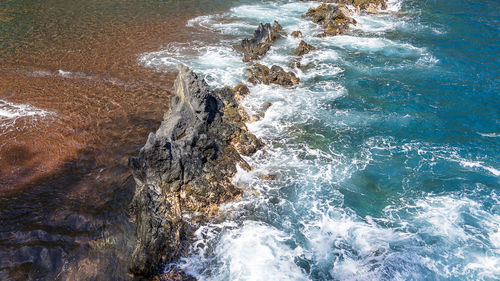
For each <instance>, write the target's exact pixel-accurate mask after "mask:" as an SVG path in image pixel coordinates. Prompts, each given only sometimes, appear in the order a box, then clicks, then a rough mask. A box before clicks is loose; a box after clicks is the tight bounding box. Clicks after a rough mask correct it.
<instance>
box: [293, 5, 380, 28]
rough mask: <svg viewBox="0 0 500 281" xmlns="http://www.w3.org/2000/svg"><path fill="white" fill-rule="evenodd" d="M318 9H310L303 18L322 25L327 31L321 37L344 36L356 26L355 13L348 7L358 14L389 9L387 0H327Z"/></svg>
mask: <svg viewBox="0 0 500 281" xmlns="http://www.w3.org/2000/svg"><path fill="white" fill-rule="evenodd" d="M323 2H327V3H336V4H337V5H333V4H326V3H323V4H321V5H319V6H318V7H316V8H310V9H309V10H308V11H307V13H305V14H304V15H302V17H306V18H311V21H312V22H314V23H317V24H321V25H322V26H323V27H324V28H325V30H324V32H323V33H320V34H319V35H318V36H319V37H326V36H335V35H339V34H344V33H345V32H346V31H347V30H349V27H350V25H352V24H356V23H357V22H356V20H355V19H353V18H352V15H353V11H351V10H350V9H349V8H348V7H347V6H346V5H352V6H353V7H354V8H355V9H356V12H357V13H358V14H359V13H362V12H366V13H379V11H380V10H385V9H387V2H386V0H327V1H323Z"/></svg>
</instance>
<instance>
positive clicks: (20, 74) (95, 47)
mask: <svg viewBox="0 0 500 281" xmlns="http://www.w3.org/2000/svg"><path fill="white" fill-rule="evenodd" d="M69 2H72V3H69ZM74 2H76V3H74ZM225 2H230V1H166V2H160V1H131V0H130V1H128V0H125V1H113V0H106V1H97V0H91V1H62V0H61V1H57V0H48V1H42V2H39V1H21V0H19V1H17V0H10V1H7V2H5V3H1V4H0V26H1V28H2V30H1V31H2V34H1V35H0V36H1V38H0V39H2V40H0V41H1V45H0V99H1V100H6V101H8V102H12V103H21V104H30V105H32V106H35V107H37V108H40V109H43V110H46V111H50V112H53V113H54V114H52V115H49V116H47V117H45V118H43V119H42V120H36V121H33V120H30V119H29V118H22V119H19V120H18V121H17V123H16V124H15V125H16V126H15V129H14V130H10V131H7V132H2V134H0V220H1V223H0V225H1V226H0V279H2V280H9V279H12V280H18V279H20V280H25V279H40V278H41V279H46V278H48V279H80V280H88V279H98V280H103V279H113V280H120V279H127V278H129V275H128V274H127V264H126V261H127V258H128V255H129V254H130V251H131V245H130V244H131V243H133V240H134V239H133V237H132V236H133V226H132V225H131V224H130V223H127V219H128V218H127V217H128V216H127V208H128V204H129V202H130V199H131V197H132V195H133V188H134V186H133V183H132V180H131V178H130V177H129V174H130V173H129V171H128V168H127V167H126V164H127V163H126V162H127V158H128V156H130V155H132V154H134V153H136V151H137V150H138V148H139V147H140V146H142V144H143V143H144V141H145V137H146V136H147V134H148V132H150V131H154V130H155V128H156V127H157V126H158V125H159V123H160V121H161V118H162V114H163V112H164V111H165V108H166V104H167V101H168V97H169V94H170V90H171V87H172V83H173V79H174V78H175V73H158V72H155V71H153V70H151V69H147V68H145V67H143V66H141V65H140V64H139V63H138V61H137V58H138V55H139V54H141V53H144V52H148V51H155V50H158V49H161V46H162V45H163V44H166V43H168V42H188V41H191V40H192V39H193V38H192V36H194V35H193V34H195V33H194V32H195V31H193V30H190V29H189V28H187V27H186V21H187V20H188V19H190V18H193V17H195V16H197V15H200V14H204V13H213V12H216V11H218V10H222V9H226V8H227V6H225V5H226V4H225ZM196 36H197V40H205V39H206V40H215V39H214V38H210V39H209V38H200V37H199V36H200V34H196ZM211 36H213V35H211ZM59 70H63V71H65V72H69V74H65V75H61V74H60V73H59Z"/></svg>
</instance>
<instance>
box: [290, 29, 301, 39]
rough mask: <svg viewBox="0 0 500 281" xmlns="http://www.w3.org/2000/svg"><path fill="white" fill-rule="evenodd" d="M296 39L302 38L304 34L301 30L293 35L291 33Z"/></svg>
mask: <svg viewBox="0 0 500 281" xmlns="http://www.w3.org/2000/svg"><path fill="white" fill-rule="evenodd" d="M290 35H292V36H293V37H295V38H302V32H301V31H300V30H295V31H293V32H292V33H290Z"/></svg>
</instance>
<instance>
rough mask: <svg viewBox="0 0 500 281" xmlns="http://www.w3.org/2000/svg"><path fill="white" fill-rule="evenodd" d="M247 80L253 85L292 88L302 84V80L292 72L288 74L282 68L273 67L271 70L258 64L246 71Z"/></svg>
mask: <svg viewBox="0 0 500 281" xmlns="http://www.w3.org/2000/svg"><path fill="white" fill-rule="evenodd" d="M246 75H247V79H248V81H249V82H250V83H252V84H254V85H255V84H258V83H263V84H266V85H269V84H276V85H280V86H285V87H290V86H293V85H296V84H298V83H299V82H300V79H299V78H297V76H295V74H294V73H293V72H291V71H288V72H286V71H285V70H284V69H283V68H282V67H281V66H277V65H273V66H272V67H271V68H269V67H267V66H265V65H262V64H259V63H256V64H254V65H253V66H252V67H250V68H249V69H247V71H246Z"/></svg>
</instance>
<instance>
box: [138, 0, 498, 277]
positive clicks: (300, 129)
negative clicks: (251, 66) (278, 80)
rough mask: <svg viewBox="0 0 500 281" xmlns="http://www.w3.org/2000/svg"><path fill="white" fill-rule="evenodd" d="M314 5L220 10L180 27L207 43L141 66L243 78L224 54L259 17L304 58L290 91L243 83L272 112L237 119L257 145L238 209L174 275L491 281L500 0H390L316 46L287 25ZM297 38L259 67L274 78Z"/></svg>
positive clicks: (147, 58)
mask: <svg viewBox="0 0 500 281" xmlns="http://www.w3.org/2000/svg"><path fill="white" fill-rule="evenodd" d="M316 5H318V3H317V2H303V1H254V2H252V3H246V4H244V3H238V4H234V7H233V8H231V9H230V10H229V11H228V12H225V13H222V14H208V15H204V16H201V17H197V18H194V19H192V20H190V21H189V22H188V25H190V26H192V27H196V30H198V31H197V32H203V33H213V34H214V35H217V36H221V38H223V39H222V40H221V41H220V42H218V43H211V44H207V43H206V42H201V41H200V42H197V41H195V42H190V43H178V44H177V43H171V44H169V45H168V46H166V48H164V49H162V50H160V51H158V52H154V53H146V54H142V55H141V56H140V58H139V63H141V64H143V65H145V66H147V67H152V68H155V69H158V70H159V71H170V70H172V69H173V68H174V67H175V65H176V64H177V63H185V64H187V65H188V66H189V67H191V68H193V69H194V70H195V71H197V72H199V73H201V74H202V75H203V76H204V77H205V78H206V79H207V81H208V82H209V84H210V85H211V86H213V87H220V86H224V85H230V86H235V85H236V84H237V83H239V82H241V81H244V69H245V68H246V67H247V65H246V64H244V63H242V62H241V54H239V53H237V52H235V51H234V50H233V49H232V48H231V45H232V44H235V43H237V42H238V41H239V40H241V39H242V38H244V37H248V36H251V34H252V32H253V30H254V29H255V28H256V26H257V24H258V23H260V22H272V21H273V20H278V21H279V23H280V24H282V25H283V27H284V29H285V30H286V31H287V32H288V33H290V32H291V31H294V30H301V31H302V33H303V34H304V38H303V39H304V40H305V41H306V42H308V43H310V44H312V45H314V46H315V47H316V48H317V50H315V51H312V52H311V53H309V54H307V55H306V56H305V57H304V58H303V60H302V64H303V65H306V64H308V67H307V68H306V70H304V71H298V70H294V71H296V72H297V74H298V76H299V77H300V78H301V83H300V85H299V86H298V87H296V88H291V89H284V88H280V87H276V86H265V85H257V86H251V87H250V89H251V94H250V95H249V96H248V97H247V98H246V100H245V101H244V104H243V106H244V107H245V108H246V109H247V110H248V112H249V113H251V114H254V113H256V112H259V110H261V109H262V108H263V107H264V105H265V104H266V103H268V102H271V103H272V106H271V107H270V108H269V109H268V110H267V112H266V115H265V117H264V118H263V119H261V120H259V121H257V122H254V123H251V124H248V127H249V129H250V130H251V131H252V132H254V133H255V134H256V135H257V136H258V137H260V138H261V139H262V140H263V141H264V142H265V143H266V149H265V150H264V151H260V152H258V153H257V154H256V155H254V156H253V157H250V158H247V160H248V162H249V163H250V164H251V165H252V166H253V167H254V170H253V171H251V172H244V171H240V172H239V173H238V176H237V178H236V179H235V183H236V184H237V185H239V186H240V187H241V188H244V190H245V196H244V197H243V199H241V200H240V201H237V202H234V203H231V204H227V205H225V206H223V211H224V212H223V214H222V215H221V217H220V218H219V219H218V220H217V221H216V222H214V223H211V224H209V225H204V226H201V227H200V228H199V229H198V231H197V232H196V239H195V240H196V241H195V242H194V243H193V245H192V246H191V249H190V253H189V255H187V256H185V257H183V258H182V259H181V261H180V262H179V263H178V265H179V266H180V267H182V268H183V269H184V270H185V271H187V272H188V273H190V274H192V275H194V276H196V277H197V278H199V279H200V280H498V279H500V194H499V193H500V138H499V137H500V118H499V117H500V97H499V94H500V82H499V78H500V73H499V70H500V63H499V60H500V43H499V42H500V30H499V29H500V24H499V19H500V14H498V10H499V9H500V2H498V1H467V0H457V1H446V0H435V1H412V0H401V1H399V0H392V1H390V2H389V9H388V11H387V13H383V14H380V15H356V16H355V18H356V20H357V21H358V22H359V24H358V25H357V26H355V27H353V28H352V29H351V31H349V32H348V33H347V34H345V35H342V36H336V37H329V38H318V37H316V35H317V34H318V33H319V32H320V28H319V27H318V26H316V25H315V24H313V23H312V22H310V21H309V20H308V19H303V18H301V17H300V15H301V14H303V13H304V12H306V11H307V9H308V8H309V7H312V6H316ZM299 42H300V39H295V38H292V37H290V36H289V37H287V38H285V39H282V40H280V41H278V42H277V43H276V45H275V46H273V47H272V48H271V50H270V52H269V53H268V54H267V55H266V56H265V57H264V58H263V59H262V60H261V61H260V63H263V64H265V65H268V66H271V65H274V64H277V65H280V66H282V67H284V68H285V69H289V67H288V63H289V62H290V60H291V59H292V58H293V51H294V49H295V48H296V47H297V46H298V44H299ZM193 50H196V51H193ZM268 174H272V175H276V179H275V180H263V179H261V175H268Z"/></svg>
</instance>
